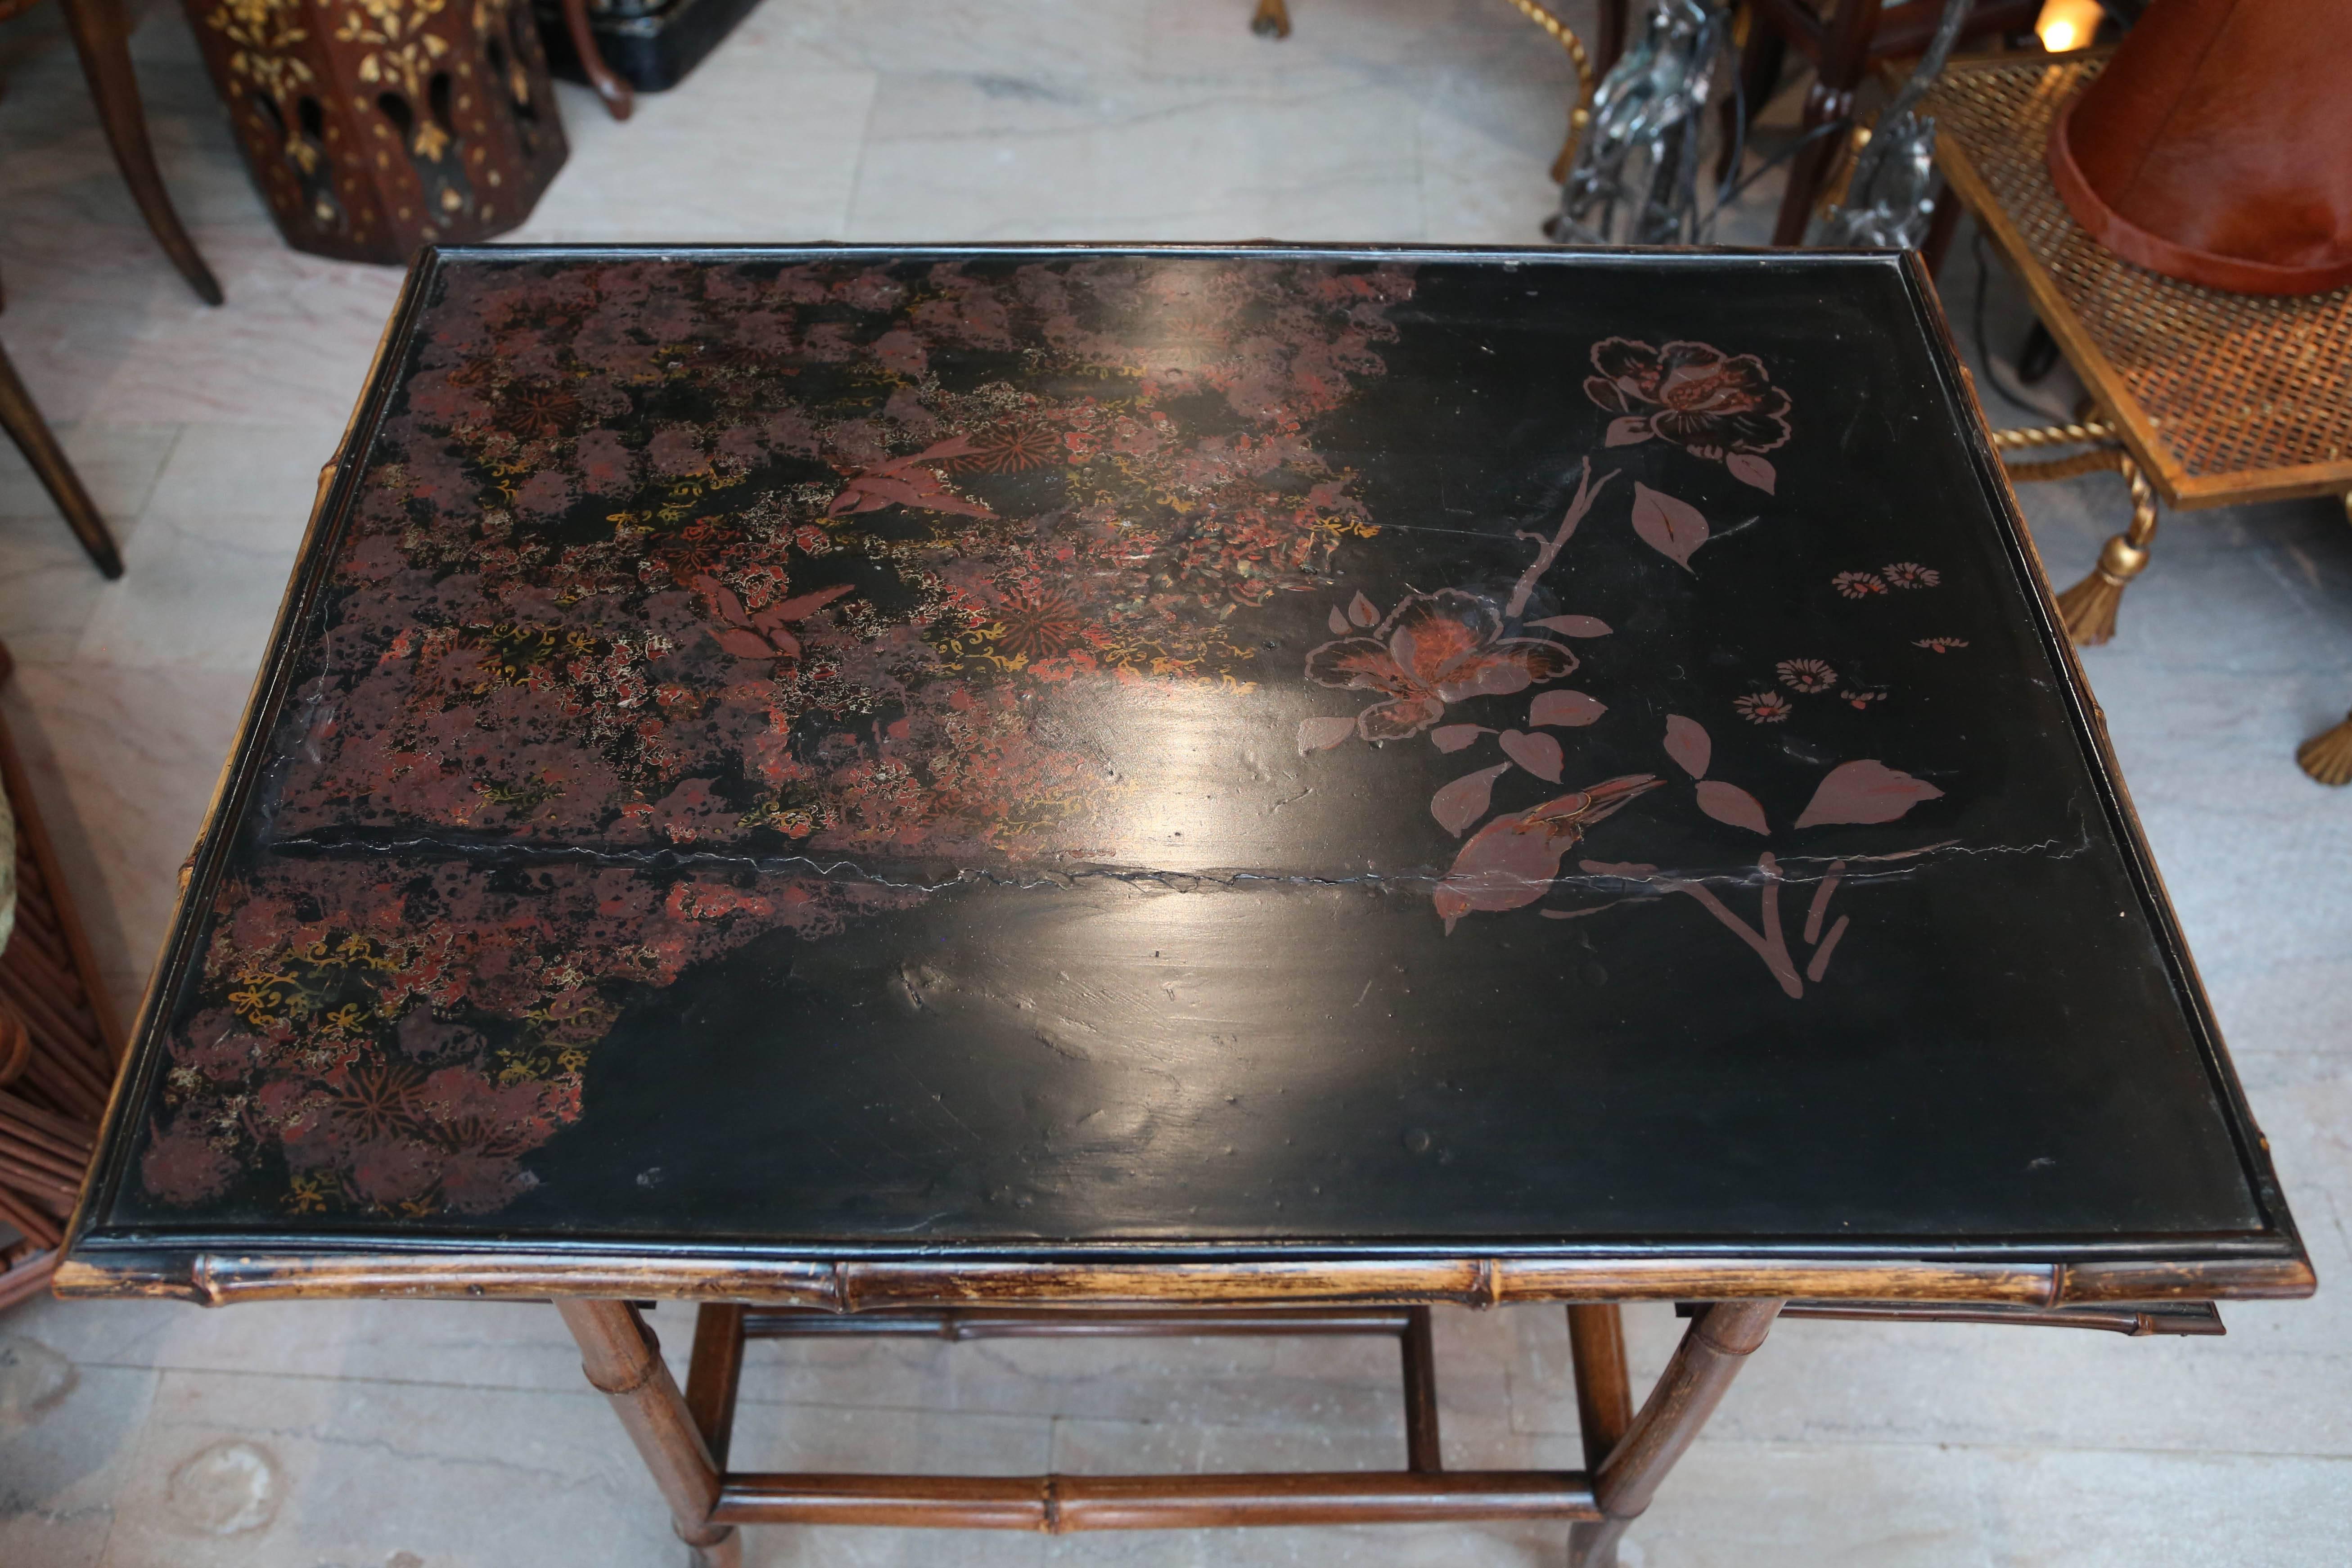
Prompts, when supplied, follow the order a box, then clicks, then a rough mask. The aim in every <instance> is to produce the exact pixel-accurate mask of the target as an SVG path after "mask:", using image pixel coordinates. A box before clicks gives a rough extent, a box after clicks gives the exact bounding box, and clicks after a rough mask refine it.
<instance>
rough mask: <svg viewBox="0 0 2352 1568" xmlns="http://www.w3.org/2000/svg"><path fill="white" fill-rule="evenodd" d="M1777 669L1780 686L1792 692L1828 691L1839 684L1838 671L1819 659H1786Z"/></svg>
mask: <svg viewBox="0 0 2352 1568" xmlns="http://www.w3.org/2000/svg"><path fill="white" fill-rule="evenodd" d="M1775 668H1778V669H1779V671H1780V684H1781V685H1783V686H1785V687H1787V688H1788V689H1790V690H1791V691H1803V692H1814V691H1827V690H1828V689H1830V688H1831V687H1832V686H1835V685H1836V684H1837V671H1836V670H1834V669H1832V668H1830V667H1829V665H1828V664H1827V663H1826V662H1824V661H1823V660H1821V659H1818V658H1784V659H1782V660H1781V661H1780V664H1779V665H1778V666H1777V667H1775Z"/></svg>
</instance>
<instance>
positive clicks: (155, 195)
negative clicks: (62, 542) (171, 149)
mask: <svg viewBox="0 0 2352 1568" xmlns="http://www.w3.org/2000/svg"><path fill="white" fill-rule="evenodd" d="M37 3H38V0H0V21H5V20H7V19H8V18H9V17H11V16H16V15H17V14H18V13H19V12H23V11H29V10H31V9H32V7H33V6H34V5H37ZM58 8H59V9H60V10H61V11H63V12H64V14H65V19H66V30H67V31H68V33H69V34H71V35H72V37H73V42H74V52H75V53H76V54H77V55H79V56H80V57H81V70H82V75H83V76H84V77H85V78H86V79H88V80H89V96H90V99H91V100H92V101H93V102H95V103H96V104H97V105H98V120H99V123H100V125H101V126H103V127H104V128H105V131H106V142H107V145H108V146H110V147H111V148H112V149H113V150H114V162H115V165H116V167H118V168H120V169H121V171H122V181H123V184H127V185H129V186H130V187H131V200H133V201H135V202H137V203H138V204H139V214H140V216H142V217H143V218H145V219H146V220H147V227H148V229H149V231H150V232H151V233H152V234H153V235H154V237H155V242H156V243H157V244H158V245H161V246H162V247H163V254H164V255H165V256H167V257H169V258H171V260H172V265H173V267H175V268H178V269H179V273H180V276H181V277H183V278H184V279H187V280H188V287H189V288H191V289H194V290H195V291H196V297H197V298H198V299H200V300H203V301H204V302H205V304H207V305H217V304H219V303H220V302H221V287H220V284H219V283H218V282H217V281H215V279H214V278H213V274H212V268H208V267H206V266H205V258H204V257H203V256H201V255H200V254H198V252H197V250H196V243H195V241H194V240H193V239H190V238H189V237H188V231H187V229H186V228H185V227H184V226H182V225H181V222H180V215H179V212H178V211H177V209H175V208H174V207H173V205H172V196H171V193H170V192H168V191H166V190H165V189H164V188H163V172H162V171H161V170H159V169H158V168H156V166H155V149H154V145H153V144H152V142H149V141H148V139H147V111H146V110H145V109H144V108H143V107H142V105H141V104H140V101H139V78H138V76H137V74H136V73H135V72H134V71H133V70H132V68H131V15H130V13H129V11H128V10H126V9H125V8H124V5H123V0H58ZM77 526H79V525H77ZM108 575H110V576H112V575H114V574H112V573H109V574H108Z"/></svg>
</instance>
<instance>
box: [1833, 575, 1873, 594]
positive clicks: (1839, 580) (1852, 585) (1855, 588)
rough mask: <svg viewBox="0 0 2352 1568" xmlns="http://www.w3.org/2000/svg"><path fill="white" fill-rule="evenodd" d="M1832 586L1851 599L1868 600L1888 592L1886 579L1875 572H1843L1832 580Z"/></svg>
mask: <svg viewBox="0 0 2352 1568" xmlns="http://www.w3.org/2000/svg"><path fill="white" fill-rule="evenodd" d="M1830 586H1831V587H1832V588H1835V589H1836V590H1837V591H1838V592H1839V593H1841V594H1843V595H1845V596H1846V597H1847V598H1849V599H1866V598H1868V597H1870V595H1873V594H1884V593H1885V592H1886V582H1885V579H1884V578H1882V577H1880V576H1879V574H1877V573H1875V572H1841V573H1839V574H1837V575H1836V576H1834V577H1832V578H1831V579H1830Z"/></svg>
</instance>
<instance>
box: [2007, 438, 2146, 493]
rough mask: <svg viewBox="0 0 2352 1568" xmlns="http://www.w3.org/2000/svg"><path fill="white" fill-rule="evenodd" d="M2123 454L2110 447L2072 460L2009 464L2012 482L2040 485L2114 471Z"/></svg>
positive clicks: (2080, 455) (2077, 454) (2078, 455)
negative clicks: (2118, 459) (2050, 480)
mask: <svg viewBox="0 0 2352 1568" xmlns="http://www.w3.org/2000/svg"><path fill="white" fill-rule="evenodd" d="M2122 456H2123V454H2122V453H2121V452H2119V451H2116V450H2115V449H2114V448H2112V447H2110V448H2108V449H2107V450H2105V451H2099V452H2077V453H2075V454H2074V456H2073V457H2071V458H2051V459H2049V460H2048V461H2047V462H2041V463H2008V462H2004V463H2003V464H2002V465H2001V466H2002V467H2003V468H2007V469H2008V470H2009V477H2010V479H2011V480H2013V481H2015V482H2016V483H2018V484H2021V485H2031V484H2039V483H2041V482H2042V481H2043V480H2045V479H2075V478H2077V477H2079V476H2081V475H2084V474H2095V473H2100V472H2103V471H2106V470H2110V469H2113V468H2115V467H2116V458H2119V457H2122Z"/></svg>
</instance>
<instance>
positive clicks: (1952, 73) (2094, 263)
mask: <svg viewBox="0 0 2352 1568" xmlns="http://www.w3.org/2000/svg"><path fill="white" fill-rule="evenodd" d="M2108 53H2109V51H2106V50H2091V51H2086V52H2084V53H2081V54H2075V55H2066V56H2061V57H2057V58H2049V57H2037V56H2032V55H2026V56H2017V55H2009V56H1996V57H1991V58H1983V59H1978V60H1960V61H1955V62H1954V63H1953V64H1952V65H1951V66H1949V67H1948V68H1947V69H1946V70H1945V72H1944V76H1943V78H1942V79H1941V80H1939V81H1938V82H1937V85H1936V87H1935V89H1934V90H1933V91H1932V92H1930V93H1929V94H1928V97H1927V105H1926V107H1925V110H1923V112H1926V113H1928V114H1931V115H1933V116H1934V117H1935V120H1936V122H1937V127H1938V129H1939V132H1940V134H1939V136H1938V138H1937V150H1936V157H1937V163H1938V165H1939V166H1940V167H1941V168H1942V169H1943V171H1944V174H1945V177H1946V178H1947V179H1948V181H1949V182H1950V186H1951V190H1952V192H1953V193H1954V194H1955V195H1957V196H1958V199H1959V200H1960V201H1961V202H1962V203H1964V204H1965V205H1967V207H1968V209H1969V211H1970V212H1972V213H1974V214H1975V215H1976V217H1977V221H1978V223H1979V225H1981V226H1982V227H1983V229H1984V232H1985V233H1986V234H1987V235H1988V236H1989V237H1990V238H1991V240H1992V242H1993V244H1994V246H1995V247H1998V248H1999V250H2000V254H2001V257H2002V258H2003V259H2004V260H2005V261H2007V262H2008V263H2009V265H2010V267H2011V268H2012V269H2013V270H2014V271H2015V272H2016V274H2017V276H2018V278H2019V279H2020V280H2021V282H2022V283H2023V284H2024V286H2025V290H2026V293H2027V294H2028V296H2029V297H2031V298H2032V301H2033V307H2034V310H2036V311H2037V312H2038V313H2039V314H2040V316H2041V318H2042V324H2043V325H2044V326H2045V327H2047V328H2048V329H2049V331H2050V334H2051V336H2052V337H2053V338H2054V339H2055V340H2056V341H2057V342H2058V345H2059V347H2060V349H2061V350H2062V351H2063V353H2065V355H2066V359H2067V362H2068V363H2070V364H2072V365H2073V366H2074V369H2075V371H2076V373H2077V374H2080V375H2081V377H2082V378H2083V383H2084V385H2085V386H2086V387H2088V388H2089V389H2090V394H2091V397H2092V399H2093V401H2094V402H2095V404H2096V405H2097V409H2098V415H2097V417H2096V418H2095V419H2094V420H2091V421H2087V422H2085V423H2083V424H2077V425H2074V426H2052V427H2050V428H2048V429H2046V430H2042V431H2038V432H2023V433H2019V439H2018V444H2019V445H2021V446H2032V447H2045V446H2086V445H2087V446H2092V447H2105V448H2106V454H2105V464H2106V465H2107V466H2114V465H2116V462H2117V461H2118V460H2120V464H2121V467H2122V468H2123V469H2124V472H2125V475H2126V479H2128V480H2130V482H2131V484H2132V488H2133V492H2134V494H2133V500H2134V517H2133V521H2132V526H2131V527H2130V529H2129V530H2127V531H2126V532H2125V533H2123V534H2119V535H2117V536H2116V538H2115V539H2113V540H2111V541H2109V542H2108V543H2107V546H2106V548H2105V551H2103V552H2102V553H2101V556H2100V560H2099V564H2098V566H2097V568H2096V570H2095V572H2094V573H2093V574H2092V575H2091V577H2089V578H2088V579H2086V580H2085V581H2084V584H2082V585H2081V586H2080V587H2079V588H2078V589H2076V590H2074V591H2073V594H2072V595H2069V597H2070V598H2073V597H2074V595H2080V597H2079V598H2076V599H2074V604H2072V605H2069V608H2070V609H2073V610H2074V611H2075V613H2074V614H2070V615H2069V616H2068V617H2067V618H2068V621H2069V623H2070V625H2072V626H2073V627H2074V633H2075V637H2076V640H2078V641H2082V642H2105V640H2106V639H2107V637H2109V636H2110V635H2112V634H2113V632H2114V629H2115V605H2116V598H2117V596H2118V595H2120V594H2121V593H2122V591H2123V586H2124V584H2126V583H2128V582H2129V581H2130V580H2131V579H2132V578H2133V577H2135V576H2137V574H2139V573H2140V572H2141V571H2143V570H2145V569H2146V567H2147V550H2148V546H2149V544H2150V543H2151V542H2152V541H2153V539H2154V537H2155V532H2156V516H2157V514H2156V505H2155V500H2156V497H2158V496H2161V497H2162V499H2163V500H2164V503H2165V504H2166V505H2168V506H2172V507H2179V508H2183V509H2190V508H2196V507H2210V506H2238V505H2242V504H2244V503H2246V502H2249V501H2264V500H2294V499H2296V498H2299V497H2305V496H2323V495H2328V496H2338V497H2342V498H2344V499H2345V500H2346V501H2347V505H2352V374H2347V368H2346V367H2347V364H2352V289H2336V290H2335V291H2334V292H2332V293H2327V294H2311V295H2298V296H2264V295H2252V294H2231V293H2227V292H2225V291H2223V290H2221V289H2206V288H2202V287H2200V286H2199V285H2196V284H2193V283H2183V282H2180V281H2179V280H2178V279H2171V278H2166V277H2163V276H2161V275H2159V274H2158V273H2154V272H2150V271H2147V269H2145V268H2139V267H2135V266H2133V265H2132V264H2131V263H2130V262H2127V261H2126V260H2124V259H2122V258H2120V257H2118V256H2116V255H2115V254H2114V253H2113V252H2112V251H2109V250H2108V249H2106V248H2105V247H2103V246H2101V245H2099V244H2098V243H2097V242H2096V241H2095V240H2094V239H2093V238H2092V237H2090V235H2089V234H2088V233H2087V232H2085V231H2084V228H2083V226H2081V225H2080V224H2077V223H2076V222H2075V221H2074V215H2073V214H2071V213H2069V212H2068V211H2067V210H2066V205H2065V203H2063V201H2061V200H2060V199H2059V196H2058V192H2057V189H2056V187H2055V186H2054V185H2053V184H2052V183H2051V179H2050V170H2049V166H2048V164H2047V163H2045V162H2044V161H2043V149H2044V147H2045V146H2046V144H2047V143H2048V141H2049V137H2050V124H2051V121H2052V119H2053V116H2054V115H2055V114H2056V113H2057V111H2058V110H2059V109H2060V108H2062V107H2063V105H2065V104H2066V103H2067V102H2069V101H2070V100H2073V99H2074V96H2075V95H2076V94H2077V93H2079V92H2080V91H2081V90H2082V89H2083V88H2084V86H2085V85H2086V84H2087V83H2088V82H2089V81H2090V80H2091V79H2093V78H2094V77H2095V76H2096V75H2097V74H2098V72H2099V69H2100V68H2101V67H2102V66H2103V65H2105V61H2106V57H2107V54H2108ZM2061 461H2062V463H2064V464H2065V465H2066V468H2067V471H2071V472H2080V471H2083V469H2084V466H2085V464H2084V462H2082V461H2074V462H2067V461H2066V460H2064V459H2062V460H2061ZM2098 461H2099V459H2098V458H2096V457H2093V458H2090V459H2089V462H2090V463H2091V464H2092V465H2094V466H2095V465H2096V464H2097V463H2098ZM2143 475H2144V476H2145V479H2143V478H2142V476H2143ZM2020 477H2021V478H2022V477H2028V476H2026V475H2024V474H2022V473H2021V475H2020ZM2034 477H2051V478H2054V477H2058V476H2057V473H2056V472H2055V471H2049V472H2046V473H2044V474H2042V475H2040V476H2034ZM2151 490H2152V492H2153V493H2150V492H2151Z"/></svg>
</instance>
